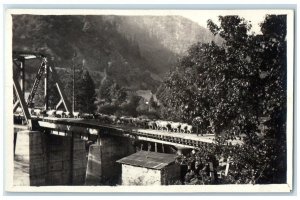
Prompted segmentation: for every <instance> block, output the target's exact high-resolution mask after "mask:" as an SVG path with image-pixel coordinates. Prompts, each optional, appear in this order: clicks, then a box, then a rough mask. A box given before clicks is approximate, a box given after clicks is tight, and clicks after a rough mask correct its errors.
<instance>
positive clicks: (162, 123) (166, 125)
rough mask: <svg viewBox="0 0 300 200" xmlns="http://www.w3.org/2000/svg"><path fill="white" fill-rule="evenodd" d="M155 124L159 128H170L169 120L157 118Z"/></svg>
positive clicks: (167, 129)
mask: <svg viewBox="0 0 300 200" xmlns="http://www.w3.org/2000/svg"><path fill="white" fill-rule="evenodd" d="M156 126H157V129H160V130H164V129H166V131H169V130H171V122H169V121H162V120H157V121H156Z"/></svg>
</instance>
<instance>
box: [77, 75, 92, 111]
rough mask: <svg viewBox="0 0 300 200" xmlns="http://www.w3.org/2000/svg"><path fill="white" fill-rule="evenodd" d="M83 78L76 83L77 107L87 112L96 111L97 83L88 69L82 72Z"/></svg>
mask: <svg viewBox="0 0 300 200" xmlns="http://www.w3.org/2000/svg"><path fill="white" fill-rule="evenodd" d="M81 74H82V75H81V79H80V80H79V81H78V83H77V85H76V108H77V109H78V110H79V111H81V112H85V113H94V112H95V110H96V106H95V100H96V93H95V84H94V81H93V79H92V78H91V76H90V74H89V72H88V71H87V70H83V72H82V73H81Z"/></svg>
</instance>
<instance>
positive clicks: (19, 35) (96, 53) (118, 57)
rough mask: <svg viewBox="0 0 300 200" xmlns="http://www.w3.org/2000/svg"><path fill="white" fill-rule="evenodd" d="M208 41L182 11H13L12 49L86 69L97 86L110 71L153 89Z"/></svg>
mask: <svg viewBox="0 0 300 200" xmlns="http://www.w3.org/2000/svg"><path fill="white" fill-rule="evenodd" d="M211 40H215V41H218V38H215V37H214V36H213V35H212V34H211V33H210V32H209V31H208V30H207V29H205V28H203V27H201V26H199V25H198V24H197V23H195V22H192V21H190V20H188V19H186V18H183V17H180V16H115V15H102V16H94V15H88V16H79V15H78V16H71V15H61V16H58V15H13V49H14V50H15V51H31V52H41V53H46V54H49V55H51V56H52V57H53V58H54V61H53V62H54V65H55V67H58V68H60V69H61V68H64V69H66V70H71V69H72V66H73V64H74V65H75V66H76V68H81V67H84V68H87V69H88V70H89V71H90V72H91V73H90V74H91V75H92V78H93V79H94V81H95V83H96V88H99V86H100V84H101V81H102V80H103V79H104V78H106V77H107V76H109V77H111V78H112V79H114V80H115V81H116V82H118V84H120V85H121V86H124V87H126V88H129V89H131V90H148V89H150V90H152V91H155V90H156V88H157V87H158V85H159V84H160V82H161V79H162V77H163V76H164V74H165V73H166V72H168V71H169V70H171V69H172V66H174V65H175V64H176V62H177V60H178V59H179V58H180V57H181V56H183V55H184V54H185V53H186V50H187V49H188V47H189V46H190V45H192V44H194V43H196V42H210V41H211ZM29 71H33V70H32V69H31V70H30V69H29ZM61 78H62V77H61Z"/></svg>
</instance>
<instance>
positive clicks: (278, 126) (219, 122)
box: [158, 16, 286, 183]
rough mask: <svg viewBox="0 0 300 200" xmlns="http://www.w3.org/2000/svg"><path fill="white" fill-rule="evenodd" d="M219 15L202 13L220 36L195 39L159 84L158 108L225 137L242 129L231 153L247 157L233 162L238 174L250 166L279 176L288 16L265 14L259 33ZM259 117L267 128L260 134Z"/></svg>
mask: <svg viewBox="0 0 300 200" xmlns="http://www.w3.org/2000/svg"><path fill="white" fill-rule="evenodd" d="M219 21H220V22H221V23H220V26H218V25H216V24H214V23H213V22H212V21H208V27H209V29H210V30H211V31H212V33H213V34H215V35H220V36H221V37H222V38H223V40H224V41H223V44H222V45H220V46H219V45H216V44H215V43H214V42H211V43H209V44H200V43H198V44H195V45H193V46H192V47H191V48H190V49H189V51H188V55H187V56H185V57H184V58H182V59H181V61H180V62H179V64H178V66H177V67H176V68H175V69H174V71H172V72H171V73H170V74H169V76H168V78H167V79H166V80H165V81H164V84H163V86H162V87H160V89H159V92H158V97H159V99H160V101H161V103H162V105H163V108H162V114H163V116H168V117H169V118H170V119H173V120H182V121H186V122H189V123H192V122H194V124H197V123H198V124H199V125H200V127H201V129H202V131H203V132H213V133H216V134H217V135H222V136H225V138H226V139H228V138H231V137H230V135H235V136H236V135H245V137H243V138H244V145H242V147H241V148H239V149H236V150H237V152H235V153H230V154H232V155H231V157H233V158H234V159H235V162H236V163H243V164H245V165H235V168H236V170H237V171H238V170H239V171H243V173H242V174H238V175H235V176H237V177H239V178H237V179H243V180H244V182H247V181H248V182H249V181H250V180H252V179H251V177H250V179H249V177H247V178H245V176H246V175H245V174H248V175H251V174H253V173H254V172H255V174H253V176H254V177H255V179H257V180H256V181H255V182H261V183H270V182H284V181H285V169H286V167H285V166H284V162H283V161H282V160H285V149H286V142H285V123H286V117H285V112H286V94H285V91H286V83H285V81H286V41H285V35H286V16H267V17H266V19H265V21H264V22H263V23H262V24H261V28H262V33H263V34H262V35H253V34H249V30H250V28H251V25H249V24H248V22H247V21H245V20H244V19H242V18H240V17H238V16H225V17H222V16H220V17H219ZM262 117H266V118H268V120H267V122H266V124H265V125H266V126H267V127H268V132H267V135H264V136H263V137H259V136H258V134H257V133H258V132H259V131H260V130H259V125H260V124H261V123H262V120H261V118H262ZM222 149H223V150H222V151H225V150H224V147H222ZM213 153H216V152H213ZM228 154H229V153H228ZM280 159H281V160H280ZM246 164H247V165H246ZM245 166H247V167H245ZM253 170H254V172H252V171H253ZM277 173H280V176H278V174H277ZM246 180H247V181H246ZM240 181H241V180H240ZM252 181H253V180H252Z"/></svg>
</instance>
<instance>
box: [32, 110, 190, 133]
mask: <svg viewBox="0 0 300 200" xmlns="http://www.w3.org/2000/svg"><path fill="white" fill-rule="evenodd" d="M29 112H30V114H31V115H33V116H37V117H42V116H43V117H58V118H82V119H95V120H97V121H99V122H101V123H105V124H116V125H128V126H135V127H139V128H149V129H156V130H165V131H168V132H178V133H192V132H193V126H192V125H189V124H187V123H181V122H172V121H165V120H151V119H145V118H137V117H127V116H121V117H117V116H115V115H106V114H102V113H97V114H87V113H80V112H73V113H70V112H64V111H62V110H49V111H45V110H41V109H29Z"/></svg>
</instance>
